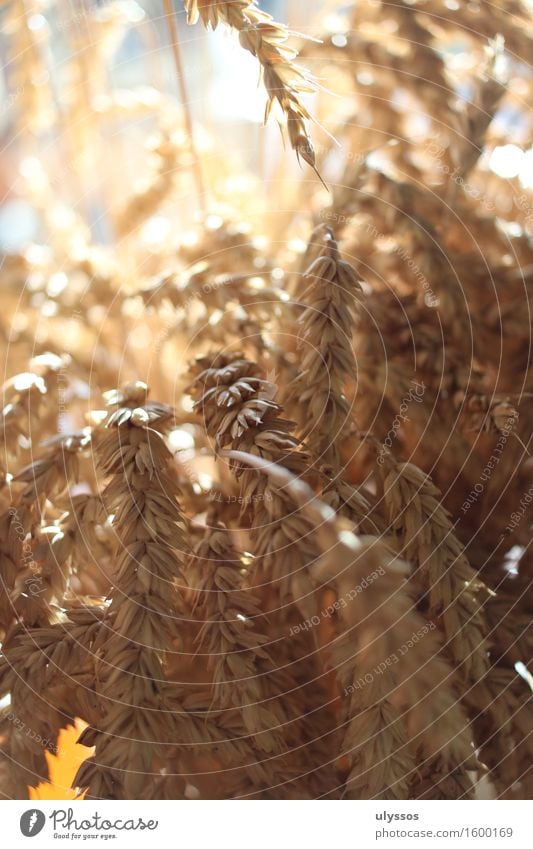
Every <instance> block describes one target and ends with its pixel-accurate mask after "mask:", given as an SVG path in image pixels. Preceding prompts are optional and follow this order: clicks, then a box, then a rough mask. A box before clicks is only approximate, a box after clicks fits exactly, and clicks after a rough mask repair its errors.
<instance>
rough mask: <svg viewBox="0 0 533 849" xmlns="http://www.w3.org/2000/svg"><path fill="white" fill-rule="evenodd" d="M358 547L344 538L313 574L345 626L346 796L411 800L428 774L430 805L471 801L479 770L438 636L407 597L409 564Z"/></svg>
mask: <svg viewBox="0 0 533 849" xmlns="http://www.w3.org/2000/svg"><path fill="white" fill-rule="evenodd" d="M360 539H361V542H360V543H358V542H357V541H356V539H355V537H352V540H353V543H352V544H350V541H349V539H348V535H344V536H343V538H342V540H339V542H338V543H337V545H336V546H334V547H333V549H331V550H330V551H328V552H327V553H326V554H325V556H324V558H323V560H322V561H321V562H320V563H319V564H318V565H317V567H316V569H315V574H316V576H317V578H320V579H321V580H324V579H327V578H329V579H330V580H331V582H332V584H333V586H334V587H335V589H336V592H337V596H338V600H339V617H340V622H341V624H342V626H343V627H342V631H341V633H340V635H339V637H338V638H337V639H336V640H334V642H333V644H332V650H331V659H332V665H333V667H334V668H335V669H336V672H337V675H338V678H339V682H340V685H341V687H342V688H343V693H344V697H345V698H344V712H343V716H342V719H343V724H344V727H345V735H344V740H343V744H342V751H341V757H346V758H347V759H348V762H349V771H348V775H347V778H346V796H347V797H348V798H354V799H371V798H385V799H407V798H413V797H414V798H417V796H418V782H419V781H420V775H425V774H427V773H428V772H429V774H431V775H432V777H433V779H434V782H435V787H434V790H433V796H434V797H436V798H459V797H461V798H464V797H465V796H469V795H470V794H471V789H472V783H471V781H470V779H469V777H468V775H467V770H471V769H476V768H477V766H478V765H477V762H476V760H475V757H474V755H473V749H472V745H471V737H470V734H469V732H468V720H467V718H466V716H465V715H464V713H463V710H462V708H461V706H460V703H459V701H458V696H457V694H456V693H455V692H454V686H453V680H452V671H451V669H450V667H448V665H447V664H446V663H445V661H444V660H442V658H441V657H439V652H440V651H441V645H440V642H439V639H438V637H437V636H436V634H437V633H438V632H437V630H436V628H435V625H434V623H432V622H431V621H426V620H424V619H423V618H422V617H421V616H420V615H419V613H418V612H417V610H416V602H415V600H414V599H413V598H412V597H411V595H410V594H409V592H408V591H407V589H406V578H407V576H408V573H409V566H408V564H406V563H404V562H402V561H400V560H399V559H397V558H394V557H393V556H392V555H391V553H390V552H389V551H388V549H387V548H386V547H385V546H384V545H383V544H381V543H380V542H379V541H378V540H376V539H375V538H374V539H373V538H369V537H361V538H360ZM424 789H425V788H424Z"/></svg>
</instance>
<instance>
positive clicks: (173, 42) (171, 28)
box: [163, 0, 206, 216]
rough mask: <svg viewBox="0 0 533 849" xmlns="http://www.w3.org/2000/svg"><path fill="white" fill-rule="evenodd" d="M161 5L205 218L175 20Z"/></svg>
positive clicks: (169, 6)
mask: <svg viewBox="0 0 533 849" xmlns="http://www.w3.org/2000/svg"><path fill="white" fill-rule="evenodd" d="M163 5H164V8H165V17H166V20H167V26H168V32H169V36H170V46H171V48H172V55H173V57H174V65H175V66H176V76H177V78H178V88H179V93H180V98H181V102H182V105H183V113H184V116H185V127H186V129H187V134H188V136H189V148H190V151H191V155H192V157H193V173H194V180H195V183H196V191H197V193H198V204H199V206H200V209H201V211H202V213H203V215H204V216H205V213H206V209H205V197H206V188H205V182H204V177H203V173H202V166H201V163H200V157H199V156H198V152H197V150H196V145H195V143H194V129H193V122H192V113H191V108H190V106H189V98H188V95H187V86H186V83H185V73H184V70H183V63H182V61H181V52H180V46H179V34H178V27H177V25H176V19H175V17H174V9H173V6H172V0H163Z"/></svg>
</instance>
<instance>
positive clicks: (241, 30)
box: [184, 0, 316, 170]
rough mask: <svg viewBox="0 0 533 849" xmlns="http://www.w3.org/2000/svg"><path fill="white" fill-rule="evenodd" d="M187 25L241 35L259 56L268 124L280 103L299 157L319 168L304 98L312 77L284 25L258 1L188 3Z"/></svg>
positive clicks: (246, 46)
mask: <svg viewBox="0 0 533 849" xmlns="http://www.w3.org/2000/svg"><path fill="white" fill-rule="evenodd" d="M184 5H185V9H186V10H187V21H188V23H189V24H195V23H196V22H197V20H198V18H199V17H201V19H202V23H203V24H204V26H205V27H211V28H212V29H216V27H217V26H218V24H219V23H221V22H222V23H224V24H227V26H230V27H231V28H232V29H234V30H235V31H236V32H238V34H239V41H240V43H241V46H242V47H244V49H245V50H248V51H249V52H250V53H251V54H252V56H255V58H256V59H257V61H258V62H259V64H260V66H261V70H262V74H263V82H264V85H265V89H266V92H267V96H268V101H267V106H266V111H265V121H266V120H267V119H268V116H269V114H270V112H271V109H272V106H273V104H274V103H275V102H277V103H278V104H279V106H280V108H281V110H282V112H283V114H284V115H285V120H286V125H287V133H288V136H289V141H290V144H291V147H292V149H293V150H294V151H295V152H296V155H297V156H298V157H300V156H301V157H302V159H303V160H304V161H305V162H307V164H308V165H310V166H311V167H312V168H315V170H316V165H315V162H316V160H315V152H314V149H313V144H312V142H311V139H310V137H309V133H308V132H307V128H306V123H305V122H306V121H307V120H308V119H309V118H310V115H309V113H308V111H307V109H306V108H305V106H304V105H303V104H302V102H301V99H300V96H301V95H302V94H303V93H306V92H312V91H314V90H315V84H314V82H313V79H312V77H311V76H310V75H309V74H308V73H307V72H306V71H305V70H304V69H303V68H301V67H300V66H299V65H296V64H295V62H294V61H293V60H294V58H295V57H296V56H297V55H298V54H297V51H296V50H294V49H293V48H291V47H289V46H288V45H287V40H288V38H289V36H290V35H291V33H290V31H289V30H288V29H287V27H285V26H284V25H283V24H278V23H277V22H276V21H275V20H274V19H273V18H272V17H271V15H269V14H267V12H263V11H262V10H261V9H259V8H258V7H257V6H256V3H255V0H227V1H226V2H222V3H221V2H219V0H184Z"/></svg>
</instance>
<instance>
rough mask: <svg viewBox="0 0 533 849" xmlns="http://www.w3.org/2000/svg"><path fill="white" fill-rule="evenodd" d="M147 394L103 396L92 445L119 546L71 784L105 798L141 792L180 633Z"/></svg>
mask: <svg viewBox="0 0 533 849" xmlns="http://www.w3.org/2000/svg"><path fill="white" fill-rule="evenodd" d="M146 397H147V387H146V385H145V384H143V383H141V382H139V381H137V382H134V383H133V384H128V385H127V386H126V387H124V390H123V391H122V392H117V393H111V394H110V395H109V397H108V402H109V403H110V404H115V405H118V407H117V409H116V410H115V411H114V412H113V413H111V414H110V415H109V417H108V419H107V421H106V428H107V430H108V436H107V438H106V439H105V440H104V441H103V442H102V443H101V444H100V445H99V446H98V449H97V460H98V466H99V469H100V471H101V473H102V474H103V475H105V476H109V477H110V482H109V484H108V485H107V487H106V489H105V492H104V499H105V501H106V505H107V507H108V509H109V511H110V512H112V513H113V514H114V517H115V518H114V521H113V527H114V529H115V532H116V542H117V546H116V559H115V570H114V575H113V589H112V591H111V604H110V607H109V617H107V618H106V619H105V620H104V622H103V623H102V627H101V630H100V633H99V635H98V638H97V641H96V647H95V651H96V652H97V654H98V657H99V664H98V670H97V672H98V681H99V684H98V688H97V692H98V696H99V697H100V698H101V700H102V702H101V703H102V713H101V717H100V721H99V722H98V723H97V730H96V731H95V730H94V729H91V730H90V731H89V732H87V733H84V735H83V736H82V742H85V743H87V744H88V745H94V744H96V753H95V756H94V758H93V759H91V760H89V761H87V762H86V763H85V764H84V765H83V766H82V768H81V769H80V771H79V773H78V776H77V777H76V779H75V784H77V785H79V786H84V787H88V788H89V791H90V793H91V795H93V796H96V797H103V798H126V799H136V798H142V797H143V796H144V794H145V793H147V792H148V791H147V785H149V784H150V780H151V779H150V775H151V773H152V772H154V759H155V756H156V751H157V748H158V744H161V743H164V742H168V741H169V740H171V739H172V722H171V717H170V711H169V710H168V709H165V689H166V687H165V663H164V653H165V651H167V650H168V649H169V647H170V646H171V645H172V640H173V639H175V638H176V636H177V633H178V631H179V629H178V627H177V622H176V620H177V619H178V614H177V603H176V593H175V589H174V582H175V581H176V580H180V575H181V565H182V559H183V557H184V554H183V551H184V525H183V521H182V515H181V510H180V507H179V505H178V501H177V496H178V492H177V486H176V482H175V479H174V476H173V474H172V455H171V454H170V452H169V450H168V448H167V447H166V445H165V442H164V439H163V437H162V435H161V432H162V431H164V430H165V428H167V427H168V426H169V424H170V423H171V422H172V410H171V408H169V407H166V406H164V405H162V404H157V403H149V402H147V400H146Z"/></svg>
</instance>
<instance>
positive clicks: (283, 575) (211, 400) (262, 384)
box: [190, 354, 317, 616]
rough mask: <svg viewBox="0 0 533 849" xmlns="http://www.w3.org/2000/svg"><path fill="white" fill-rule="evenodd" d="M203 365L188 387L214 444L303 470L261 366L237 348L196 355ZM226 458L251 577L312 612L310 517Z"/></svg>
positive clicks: (302, 456)
mask: <svg viewBox="0 0 533 849" xmlns="http://www.w3.org/2000/svg"><path fill="white" fill-rule="evenodd" d="M211 363H212V365H211ZM202 365H206V366H208V367H207V368H204V369H203V370H202V371H201V372H200V373H199V374H198V376H197V378H196V380H195V381H194V383H193V384H192V386H191V387H190V391H191V394H192V395H193V397H194V398H195V399H196V400H195V410H196V411H197V412H198V413H200V414H201V415H202V417H203V421H204V424H205V427H206V430H207V433H208V434H209V435H210V436H211V437H212V438H213V439H214V440H215V443H216V445H217V447H218V448H228V447H231V448H238V449H239V450H242V451H247V452H249V453H251V454H255V455H256V456H259V457H261V458H263V459H265V460H269V461H272V462H274V463H277V464H279V465H281V466H283V467H284V468H286V469H287V470H289V471H290V472H291V473H292V474H294V475H297V476H303V477H306V476H307V475H308V473H309V455H308V454H307V453H306V452H305V451H300V450H298V449H299V442H298V440H297V439H296V438H295V437H294V436H292V435H291V430H292V428H293V426H294V425H293V422H289V421H287V420H286V419H283V418H281V413H282V410H283V408H282V407H281V406H280V405H279V404H277V403H276V402H275V401H274V400H273V398H274V395H275V393H276V386H275V385H274V384H272V383H269V382H268V381H266V380H263V379H262V378H260V377H259V376H258V375H259V373H260V370H259V367H258V366H257V365H256V364H255V363H252V362H250V361H249V360H246V359H244V358H243V357H242V356H241V355H239V354H235V355H224V356H221V355H219V356H218V357H217V358H211V359H209V358H207V357H206V358H202V359H201V360H200V361H199V362H198V363H197V367H198V366H200V367H201V366H202ZM230 465H231V467H232V469H233V471H234V473H235V475H236V476H237V477H238V478H239V479H240V483H241V491H240V495H241V496H242V498H243V502H244V505H245V511H246V513H245V514H246V515H247V517H248V518H249V521H250V522H251V529H252V537H253V553H254V554H255V555H256V557H257V566H256V567H255V571H256V574H255V582H259V581H260V577H261V578H263V579H264V580H266V581H268V582H269V584H271V585H272V587H273V588H275V590H276V593H277V594H278V595H279V596H280V598H281V600H282V602H283V601H286V602H289V601H294V602H295V603H296V604H297V605H298V607H299V609H300V611H301V613H302V614H303V615H304V616H312V615H313V614H314V613H315V607H316V600H315V599H314V596H313V587H312V584H311V583H310V581H309V577H308V574H307V569H308V566H309V565H310V564H311V563H312V562H313V560H314V559H315V557H316V554H317V552H316V547H315V545H314V543H313V541H312V538H311V533H310V532H311V527H310V525H309V523H308V521H307V520H306V519H305V518H304V517H303V516H301V515H299V514H298V513H296V512H294V511H293V510H292V509H291V499H290V497H288V495H287V493H286V492H284V490H283V488H281V489H280V488H277V487H276V486H274V485H272V484H271V482H270V480H269V479H268V478H266V477H265V476H264V475H258V474H257V473H256V472H255V471H251V470H250V469H248V468H244V467H242V466H240V464H239V463H235V462H234V461H231V463H230Z"/></svg>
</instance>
